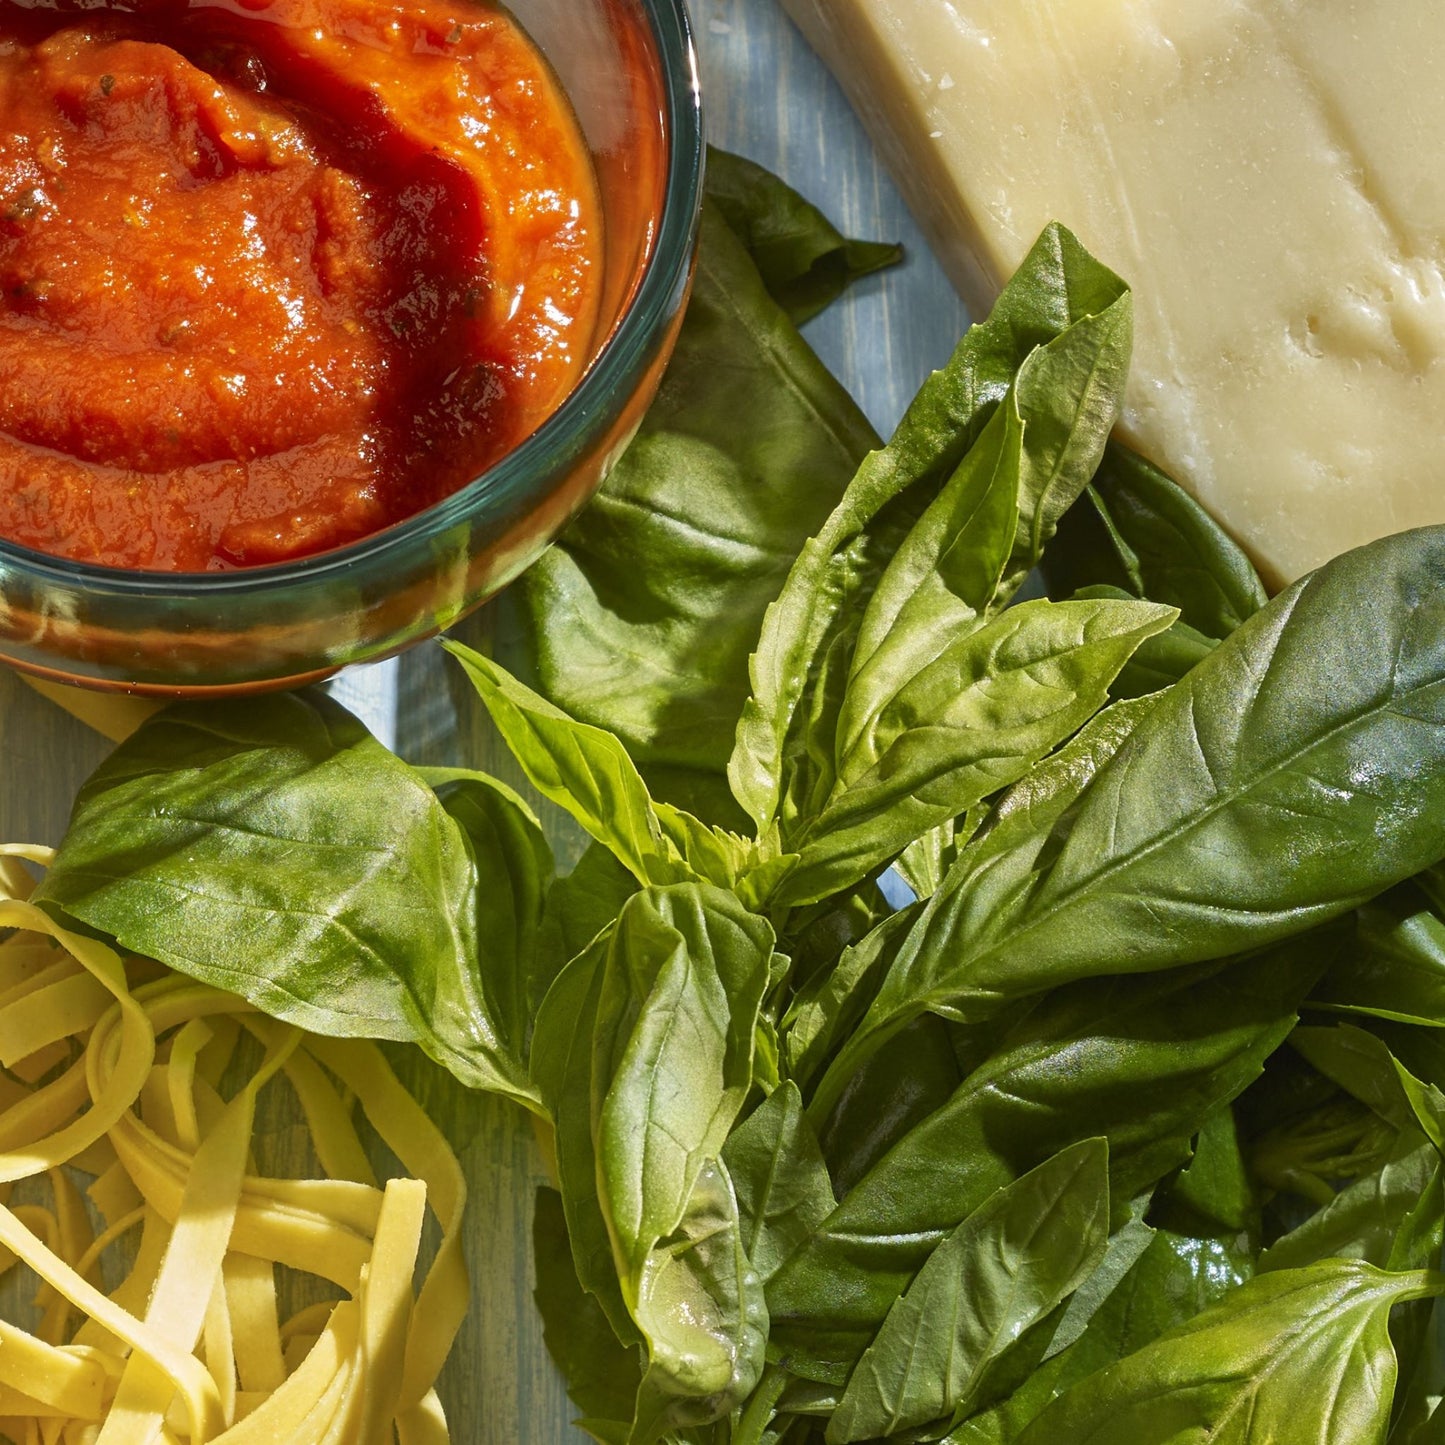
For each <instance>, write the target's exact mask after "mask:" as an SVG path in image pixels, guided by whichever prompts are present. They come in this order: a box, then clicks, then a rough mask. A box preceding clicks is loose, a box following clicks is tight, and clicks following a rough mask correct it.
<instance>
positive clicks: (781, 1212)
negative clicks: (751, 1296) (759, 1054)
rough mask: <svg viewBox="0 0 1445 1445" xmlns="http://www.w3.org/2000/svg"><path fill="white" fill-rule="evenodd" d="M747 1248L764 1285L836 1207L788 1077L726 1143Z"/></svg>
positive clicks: (820, 1157)
mask: <svg viewBox="0 0 1445 1445" xmlns="http://www.w3.org/2000/svg"><path fill="white" fill-rule="evenodd" d="M722 1159H723V1163H724V1164H725V1165H726V1166H727V1170H728V1173H729V1174H730V1175H731V1176H732V1181H733V1187H734V1189H735V1191H736V1193H737V1199H738V1213H739V1215H740V1217H741V1219H742V1241H743V1248H744V1250H745V1251H746V1252H747V1256H748V1258H749V1259H750V1260H751V1261H752V1265H753V1268H754V1270H756V1272H757V1274H758V1278H759V1279H761V1280H762V1281H763V1282H764V1283H765V1284H766V1282H767V1281H768V1280H770V1279H771V1278H772V1277H773V1275H775V1274H776V1273H777V1272H778V1270H779V1268H780V1267H781V1266H782V1265H783V1264H784V1262H785V1261H786V1260H787V1259H788V1258H789V1256H790V1255H792V1253H793V1252H794V1250H796V1249H797V1248H798V1246H799V1245H801V1244H802V1243H803V1242H804V1241H805V1240H806V1239H807V1238H808V1237H809V1235H811V1234H812V1233H813V1231H814V1230H815V1229H816V1228H817V1227H818V1225H820V1224H821V1223H822V1222H823V1220H824V1219H826V1218H827V1217H828V1215H830V1214H831V1213H832V1212H833V1210H834V1208H836V1206H837V1200H836V1199H834V1197H833V1185H832V1182H831V1181H830V1180H829V1178H828V1169H827V1166H826V1165H825V1164H824V1163H823V1153H822V1150H821V1149H820V1148H819V1147H818V1140H817V1138H816V1136H815V1135H814V1133H813V1130H812V1128H811V1126H810V1125H809V1123H808V1119H807V1116H806V1115H805V1114H804V1113H803V1098H802V1095H801V1094H800V1093H799V1092H798V1086H797V1085H796V1084H794V1083H792V1082H786V1083H783V1084H782V1085H780V1086H779V1087H778V1088H777V1089H775V1090H774V1091H773V1093H772V1095H771V1097H770V1098H768V1099H767V1100H766V1101H765V1102H764V1103H763V1104H761V1105H759V1107H758V1108H757V1109H756V1110H755V1111H754V1112H753V1114H752V1116H751V1117H750V1118H749V1119H748V1120H747V1122H746V1123H744V1124H742V1125H740V1126H739V1127H738V1128H737V1129H735V1130H734V1131H733V1133H732V1135H731V1136H730V1137H729V1139H728V1141H727V1143H726V1144H725V1145H724V1146H723V1152H722Z"/></svg>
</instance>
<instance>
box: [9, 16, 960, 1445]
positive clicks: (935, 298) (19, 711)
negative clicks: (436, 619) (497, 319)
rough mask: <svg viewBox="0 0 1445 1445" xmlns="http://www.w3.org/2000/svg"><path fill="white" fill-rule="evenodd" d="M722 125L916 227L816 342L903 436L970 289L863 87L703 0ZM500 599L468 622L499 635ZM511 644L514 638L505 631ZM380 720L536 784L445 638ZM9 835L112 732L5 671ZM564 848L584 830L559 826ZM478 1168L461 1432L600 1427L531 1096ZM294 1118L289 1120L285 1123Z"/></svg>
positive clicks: (762, 156)
mask: <svg viewBox="0 0 1445 1445" xmlns="http://www.w3.org/2000/svg"><path fill="white" fill-rule="evenodd" d="M692 6H693V21H694V25H695V29H696V32H697V42H698V50H699V53H700V59H701V63H702V74H703V82H704V103H705V106H706V112H707V126H708V133H709V137H710V139H711V140H712V141H713V143H714V144H717V145H720V146H723V147H726V148H728V149H731V150H736V151H739V152H741V153H743V154H745V155H748V156H750V157H752V158H753V159H754V160H757V161H760V162H761V163H762V164H764V165H766V166H768V167H769V168H771V169H772V170H774V171H776V172H778V173H779V174H781V175H782V176H784V177H785V178H786V179H787V180H789V181H790V182H791V183H792V184H793V185H795V186H796V187H798V189H800V190H801V191H803V192H804V193H805V194H807V195H808V196H809V197H810V198H811V199H813V200H814V201H816V202H817V203H819V204H820V205H821V206H823V208H824V209H825V210H826V211H827V212H828V213H829V215H830V216H831V217H832V218H833V219H834V221H835V222H836V223H837V224H838V225H839V226H840V227H841V228H842V229H843V230H844V231H846V232H848V233H849V234H853V235H859V236H866V237H870V238H878V239H887V240H902V241H903V242H904V244H905V246H906V247H907V250H908V259H907V261H906V263H905V264H904V265H903V266H901V267H899V268H897V269H896V270H894V271H893V272H891V273H889V274H887V275H885V276H882V277H877V278H873V279H871V280H870V281H868V282H865V283H864V284H863V285H862V286H860V287H858V288H856V289H855V291H854V293H853V294H852V295H851V296H849V297H848V298H846V299H845V300H844V302H842V303H841V304H840V305H838V306H836V307H835V308H833V310H832V311H830V312H829V313H827V314H825V315H824V316H822V317H820V318H819V319H818V320H817V321H815V322H814V323H812V325H811V326H810V327H809V329H808V333H807V334H808V336H809V339H810V340H811V341H812V343H813V345H814V346H815V347H816V348H817V349H818V351H819V352H820V353H821V354H822V356H823V358H824V360H825V361H826V362H827V363H828V364H829V365H830V367H831V368H832V369H833V370H834V371H835V372H836V373H837V374H838V375H839V376H840V377H841V378H842V379H843V381H844V382H845V384H846V385H847V386H848V388H849V390H850V391H851V392H852V393H853V395H854V396H856V397H857V398H858V399H859V401H860V403H861V404H862V406H863V408H864V410H865V411H866V412H867V413H868V415H869V416H870V418H871V419H872V420H873V423H874V425H875V426H876V427H878V428H879V430H880V431H882V432H884V433H885V434H886V433H887V431H888V430H890V429H891V428H892V426H893V424H894V423H895V422H896V421H897V419H898V417H899V416H900V415H901V413H902V411H903V408H904V407H905V406H906V404H907V402H908V400H909V398H910V397H911V396H912V394H913V392H914V391H915V390H916V389H917V387H918V385H919V383H920V382H921V381H922V380H923V378H924V376H925V375H926V374H927V372H928V371H929V370H930V369H931V368H933V367H935V366H937V365H939V364H941V363H942V362H943V360H944V359H945V358H946V357H947V356H948V354H949V352H950V351H951V350H952V348H953V346H954V344H955V343H956V341H957V340H958V337H959V336H960V335H961V334H962V330H963V328H964V326H965V325H966V319H967V318H966V314H965V312H964V310H963V308H962V306H961V305H960V304H959V302H958V301H957V300H956V299H955V298H954V296H953V294H952V293H951V291H950V290H949V288H948V285H947V283H946V282H945V281H944V279H943V276H942V273H941V272H940V271H939V269H938V267H937V266H936V264H935V263H934V262H933V260H932V258H931V256H930V255H929V254H928V251H927V248H926V246H925V245H924V243H923V241H922V239H921V237H920V235H919V233H918V230H917V228H916V227H915V226H914V225H913V223H912V221H911V219H910V218H909V216H908V214H907V213H906V211H905V210H904V209H903V206H902V203H901V202H900V201H899V199H898V196H897V193H896V192H895V190H894V188H893V187H892V185H891V184H890V182H889V181H888V178H887V176H886V175H885V174H883V172H882V171H881V169H880V167H879V164H878V161H877V158H876V156H875V154H874V151H873V148H872V146H871V144H870V143H869V142H868V140H867V138H866V137H865V136H864V134H863V132H862V130H861V128H860V127H859V125H858V122H857V120H856V119H855V117H854V116H853V114H852V112H851V111H850V109H849V107H848V105H847V102H846V101H845V100H844V99H843V97H842V95H841V93H840V92H839V91H838V90H837V88H836V86H835V85H834V84H833V82H832V80H831V78H830V77H829V76H828V75H827V73H826V72H825V71H824V70H823V68H822V66H821V65H820V63H819V62H818V61H817V59H816V58H815V57H814V56H813V54H812V53H811V51H810V50H809V49H808V47H807V45H806V44H805V43H804V42H803V40H802V39H801V38H800V37H799V35H798V34H797V33H796V31H794V30H793V29H792V27H791V25H790V23H789V22H788V21H787V19H786V18H785V17H784V16H783V14H782V12H781V10H780V9H779V8H778V5H777V0H692ZM499 616H500V614H499V613H498V611H497V610H496V609H492V608H488V609H484V610H483V612H482V613H480V614H478V615H477V616H475V617H473V618H472V619H469V620H468V622H467V623H465V624H463V626H462V627H461V628H460V629H458V632H459V635H461V636H462V637H463V638H464V640H469V641H474V642H475V641H478V640H482V639H487V638H494V637H496V635H497V631H498V628H499V627H500V626H501V625H502V624H501V622H500V621H499ZM501 640H502V641H503V642H504V640H505V639H501ZM332 688H333V691H334V692H335V694H336V695H337V696H338V697H339V698H340V699H341V700H342V701H343V702H345V703H346V704H347V705H348V706H349V707H351V708H352V709H353V710H355V711H357V712H358V713H360V714H361V715H362V716H363V717H364V718H365V719H366V721H367V722H368V723H369V725H370V726H371V727H372V729H373V731H374V732H375V733H376V734H377V735H378V736H379V737H380V738H381V739H382V740H383V741H384V742H386V743H388V744H389V745H391V746H392V747H394V748H395V749H396V750H397V751H398V752H399V753H401V754H402V755H403V756H404V757H406V758H408V759H409V760H411V761H413V762H418V763H467V764H469V765H472V766H481V767H488V768H491V769H492V770H493V771H495V772H497V773H499V774H500V775H502V776H504V777H506V778H508V779H509V780H512V781H514V782H517V781H520V780H519V778H518V775H517V772H516V769H515V768H514V767H513V766H512V765H511V760H510V758H509V757H507V756H505V754H503V753H501V750H500V749H499V747H498V744H497V742H496V739H495V738H494V737H492V736H491V735H490V733H489V731H488V727H487V726H486V724H485V720H484V718H482V717H481V716H479V710H478V707H477V706H476V704H475V700H474V696H473V695H472V694H471V690H470V688H469V687H467V686H466V685H465V684H464V683H463V682H462V681H461V680H460V678H459V677H458V676H457V675H456V672H455V670H454V669H452V668H450V667H449V666H448V665H447V664H446V662H445V660H444V658H443V656H442V654H441V652H440V650H439V649H438V648H436V647H435V646H434V645H423V646H421V647H419V648H416V649H413V650H412V651H411V652H409V653H406V654H404V655H403V656H401V657H400V658H396V659H393V660H392V661H390V662H386V663H380V664H377V665H374V666H372V667H366V668H357V669H352V670H350V671H349V672H347V673H345V674H343V675H342V676H341V677H340V678H338V679H336V681H335V682H334V683H333V684H332ZM0 720H3V732H0V743H3V746H0V798H3V801H4V822H3V828H0V835H3V837H4V838H6V839H8V840H14V841H21V840H24V841H35V842H51V843H53V842H56V841H58V839H59V838H60V835H61V834H62V832H63V831H64V828H65V822H66V818H67V815H68V812H69V808H70V803H71V800H72V799H73V797H74V795H75V792H76V790H77V789H78V788H79V786H80V784H81V783H82V782H83V781H84V779H85V777H86V776H87V775H88V773H89V772H90V771H91V770H92V769H93V768H94V767H95V766H96V764H97V763H98V762H99V761H100V760H101V758H102V757H103V756H104V755H105V752H106V751H107V748H108V744H106V743H105V742H104V741H103V740H102V739H101V738H99V737H98V736H97V735H96V734H94V733H92V732H90V731H89V730H88V729H87V728H85V727H84V726H83V725H82V724H80V723H78V722H77V721H75V719H73V718H71V717H69V716H68V715H66V714H65V713H63V712H62V711H60V709H58V708H57V707H55V706H54V705H53V704H51V703H49V702H47V701H46V700H45V699H43V698H41V697H40V696H38V695H37V694H35V693H34V692H32V691H31V689H30V688H28V687H27V686H25V685H24V684H23V683H22V682H21V681H20V680H19V679H18V678H17V677H16V676H14V675H13V674H10V673H8V672H4V671H3V670H0ZM556 841H557V842H558V845H559V852H560V853H561V854H563V855H564V856H565V855H566V854H568V853H570V852H572V851H574V850H575V846H576V845H575V839H574V838H572V837H570V836H569V835H567V834H566V833H565V832H562V831H560V830H559V832H558V836H557V840H556ZM449 1122H450V1123H451V1126H452V1132H453V1134H454V1135H455V1136H456V1138H457V1140H458V1141H459V1142H462V1143H463V1144H464V1150H463V1153H464V1160H465V1163H466V1166H467V1170H468V1174H469V1176H470V1178H471V1181H472V1202H471V1227H470V1238H469V1246H470V1263H471V1268H472V1279H473V1298H474V1306H473V1310H472V1314H471V1316H470V1318H469V1320H468V1322H467V1324H466V1327H465V1329H464V1331H463V1334H462V1336H461V1338H460V1339H459V1341H458V1343H457V1348H456V1351H455V1352H454V1355H453V1357H452V1360H451V1363H450V1365H449V1366H448V1371H447V1374H446V1375H445V1377H444V1381H443V1392H444V1396H445V1400H446V1404H447V1407H448V1414H449V1416H450V1418H451V1420H452V1426H453V1439H454V1440H456V1441H457V1442H458V1445H463V1442H465V1445H504V1442H505V1445H512V1442H520V1445H554V1442H564V1441H577V1440H581V1439H583V1438H585V1437H583V1436H582V1435H581V1433H580V1432H578V1431H577V1430H575V1428H574V1427H573V1426H572V1425H571V1424H570V1423H569V1422H570V1420H571V1418H572V1414H573V1411H572V1410H571V1407H570V1405H569V1403H568V1401H567V1399H566V1396H565V1393H564V1391H563V1388H562V1384H561V1381H560V1379H559V1378H558V1376H557V1375H556V1373H555V1372H554V1371H553V1369H552V1367H551V1364H550V1361H549V1360H548V1358H547V1355H546V1351H545V1349H544V1347H543V1342H542V1333H541V1325H540V1321H539V1319H538V1317H537V1314H536V1310H535V1308H534V1307H533V1305H532V1301H531V1294H530V1291H531V1287H532V1284H531V1263H530V1240H529V1220H530V1215H531V1208H532V1198H533V1195H534V1192H535V1190H536V1188H537V1186H538V1185H539V1184H540V1183H542V1182H544V1180H545V1174H544V1171H543V1169H542V1165H541V1160H540V1156H539V1154H538V1151H537V1149H536V1147H535V1144H534V1142H533V1139H532V1137H531V1132H530V1126H529V1124H528V1122H527V1121H526V1119H525V1118H524V1117H523V1116H522V1115H521V1113H520V1111H517V1110H514V1109H512V1108H510V1107H508V1106H504V1105H502V1104H500V1103H498V1102H496V1101H493V1100H489V1099H481V1100H477V1101H475V1103H472V1104H471V1105H470V1106H469V1107H467V1108H465V1109H454V1110H453V1117H452V1118H451V1120H450V1121H449ZM273 1127H274V1128H276V1129H278V1130H285V1129H286V1128H287V1127H288V1126H287V1123H286V1121H285V1120H280V1121H273Z"/></svg>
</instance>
